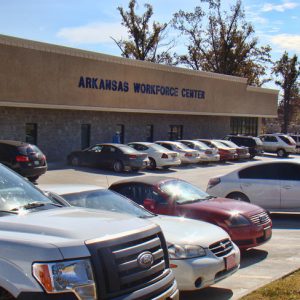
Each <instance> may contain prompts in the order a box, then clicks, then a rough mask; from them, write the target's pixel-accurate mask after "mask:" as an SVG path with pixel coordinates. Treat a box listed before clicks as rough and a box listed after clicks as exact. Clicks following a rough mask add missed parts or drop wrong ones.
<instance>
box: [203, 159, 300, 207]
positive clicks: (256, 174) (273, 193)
mask: <svg viewBox="0 0 300 300" xmlns="http://www.w3.org/2000/svg"><path fill="white" fill-rule="evenodd" d="M207 192H208V193H210V194H212V195H215V196H218V197H227V198H232V199H237V200H242V201H246V202H250V203H253V204H257V205H260V206H262V207H264V208H266V209H268V210H270V211H300V200H299V195H300V162H299V161H295V160H293V161H290V160H288V161H275V162H263V163H256V164H252V165H250V166H246V167H242V168H240V169H238V170H235V171H232V172H230V173H228V174H226V175H223V176H218V177H214V178H211V179H210V180H209V182H208V186H207Z"/></svg>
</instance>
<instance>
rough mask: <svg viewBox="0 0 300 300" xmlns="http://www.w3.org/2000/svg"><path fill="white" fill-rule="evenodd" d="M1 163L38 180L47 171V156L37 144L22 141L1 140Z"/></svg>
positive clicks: (32, 179)
mask: <svg viewBox="0 0 300 300" xmlns="http://www.w3.org/2000/svg"><path fill="white" fill-rule="evenodd" d="M0 163H2V164H3V165H5V166H7V167H9V168H10V169H12V170H14V171H15V172H17V173H19V174H20V175H22V176H24V177H27V178H28V179H29V180H30V181H36V180H37V179H38V178H39V177H40V176H41V175H43V174H45V173H46V171H47V161H46V156H45V155H44V154H43V153H42V151H41V150H40V149H39V148H38V147H37V146H35V145H32V144H28V143H24V142H20V141H9V140H0Z"/></svg>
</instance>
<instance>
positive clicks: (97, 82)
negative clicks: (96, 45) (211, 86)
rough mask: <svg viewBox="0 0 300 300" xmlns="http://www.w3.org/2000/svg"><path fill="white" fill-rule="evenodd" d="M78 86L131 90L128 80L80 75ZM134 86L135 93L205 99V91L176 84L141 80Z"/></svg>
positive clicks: (134, 83)
mask: <svg viewBox="0 0 300 300" xmlns="http://www.w3.org/2000/svg"><path fill="white" fill-rule="evenodd" d="M78 87H79V88H85V89H98V90H105V91H113V92H123V93H127V92H129V90H130V86H129V83H128V82H127V81H122V80H115V79H113V80H112V79H103V78H97V77H84V76H80V78H79V82H78ZM132 87H133V92H134V93H135V94H145V95H159V96H169V97H182V98H188V99H205V91H203V90H200V89H199V90H198V89H191V88H182V89H179V88H178V87H174V86H165V85H158V84H148V83H141V82H133V85H132Z"/></svg>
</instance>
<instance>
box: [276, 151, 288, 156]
mask: <svg viewBox="0 0 300 300" xmlns="http://www.w3.org/2000/svg"><path fill="white" fill-rule="evenodd" d="M277 156H278V157H281V158H282V157H287V153H286V151H285V150H284V149H278V150H277Z"/></svg>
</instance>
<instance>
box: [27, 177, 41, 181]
mask: <svg viewBox="0 0 300 300" xmlns="http://www.w3.org/2000/svg"><path fill="white" fill-rule="evenodd" d="M39 177H40V176H33V177H28V179H29V180H30V181H31V182H35V181H37V180H38V179H39Z"/></svg>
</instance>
